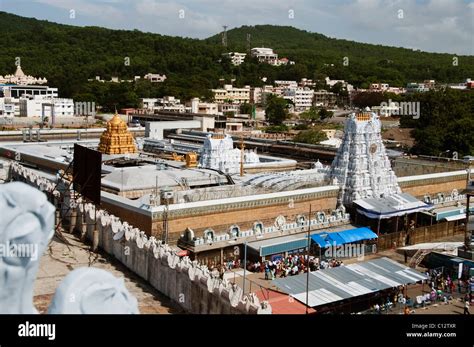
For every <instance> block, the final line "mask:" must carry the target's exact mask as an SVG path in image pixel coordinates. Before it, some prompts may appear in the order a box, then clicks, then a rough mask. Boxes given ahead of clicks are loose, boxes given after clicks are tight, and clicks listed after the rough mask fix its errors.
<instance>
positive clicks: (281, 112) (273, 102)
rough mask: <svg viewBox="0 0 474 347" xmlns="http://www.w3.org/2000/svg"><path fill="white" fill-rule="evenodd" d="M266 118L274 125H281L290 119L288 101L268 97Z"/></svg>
mask: <svg viewBox="0 0 474 347" xmlns="http://www.w3.org/2000/svg"><path fill="white" fill-rule="evenodd" d="M265 117H266V119H267V121H268V122H269V123H270V124H272V125H280V124H282V123H283V121H284V120H285V119H286V118H287V117H288V102H287V100H285V99H283V98H280V97H277V96H275V95H269V96H268V97H267V107H266V108H265Z"/></svg>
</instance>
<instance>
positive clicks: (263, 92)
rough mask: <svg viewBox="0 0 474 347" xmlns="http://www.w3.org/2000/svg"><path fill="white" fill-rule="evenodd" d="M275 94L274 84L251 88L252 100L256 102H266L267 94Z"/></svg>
mask: <svg viewBox="0 0 474 347" xmlns="http://www.w3.org/2000/svg"><path fill="white" fill-rule="evenodd" d="M269 94H274V89H273V86H272V85H264V86H263V87H252V88H251V89H250V102H252V103H254V104H264V103H265V100H266V96H267V95H269Z"/></svg>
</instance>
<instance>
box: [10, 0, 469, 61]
mask: <svg viewBox="0 0 474 347" xmlns="http://www.w3.org/2000/svg"><path fill="white" fill-rule="evenodd" d="M35 1H36V2H37V3H41V4H42V5H45V6H42V7H41V10H40V11H36V13H35V16H36V17H38V18H47V19H49V20H55V19H54V16H57V14H54V13H56V12H57V11H56V12H55V11H54V10H57V9H64V10H67V11H69V10H70V9H75V10H76V14H77V16H82V17H83V18H84V21H83V22H80V20H78V21H77V23H81V24H84V23H87V24H88V25H91V24H93V25H98V26H105V27H110V28H124V29H134V28H137V29H140V30H144V31H151V32H157V33H160V34H167V35H179V36H187V37H197V38H204V37H208V36H211V35H214V34H216V33H218V32H220V31H222V26H223V25H228V26H229V28H233V27H239V26H241V25H255V24H277V25H292V26H295V27H297V28H301V29H305V30H309V31H313V32H320V33H323V34H325V35H328V36H330V37H337V38H345V39H349V40H355V41H362V42H370V43H376V44H387V45H393V46H403V47H419V48H420V49H421V50H428V51H437V52H450V53H457V54H473V49H474V42H473V40H474V38H473V32H474V23H473V18H474V0H469V1H466V0H420V1H418V0H178V1H172V0H136V1H127V0H35ZM4 2H7V3H8V8H9V11H11V12H14V13H18V14H20V15H21V14H22V11H24V7H21V6H20V5H19V4H21V3H24V0H4ZM5 5H6V4H5ZM6 7H7V6H6ZM15 9H18V11H15ZM289 10H292V11H294V19H290V18H289V16H288V14H289V13H288V11H289ZM400 10H401V11H403V18H399V15H400V12H399V11H400ZM179 11H184V18H180V12H179ZM181 14H183V12H181ZM82 17H81V18H82ZM62 20H63V19H62V18H57V21H59V22H60V21H62Z"/></svg>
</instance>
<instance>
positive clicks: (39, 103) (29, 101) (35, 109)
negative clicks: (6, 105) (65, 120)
mask: <svg viewBox="0 0 474 347" xmlns="http://www.w3.org/2000/svg"><path fill="white" fill-rule="evenodd" d="M53 114H54V116H55V117H73V116H74V101H73V99H65V98H44V97H38V96H36V97H31V96H30V97H24V98H20V100H19V116H20V117H52V116H53Z"/></svg>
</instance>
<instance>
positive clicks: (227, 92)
mask: <svg viewBox="0 0 474 347" xmlns="http://www.w3.org/2000/svg"><path fill="white" fill-rule="evenodd" d="M212 92H213V93H214V101H215V102H216V103H218V104H222V103H225V102H230V103H238V104H244V103H247V102H250V86H245V87H244V88H236V87H233V86H232V85H231V84H225V85H224V88H220V89H212Z"/></svg>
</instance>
